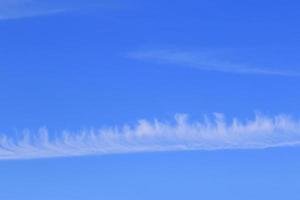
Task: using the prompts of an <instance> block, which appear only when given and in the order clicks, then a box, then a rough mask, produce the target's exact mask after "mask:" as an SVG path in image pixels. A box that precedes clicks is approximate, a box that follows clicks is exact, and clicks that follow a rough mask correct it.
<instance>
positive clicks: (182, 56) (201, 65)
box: [127, 49, 300, 76]
mask: <svg viewBox="0 0 300 200" xmlns="http://www.w3.org/2000/svg"><path fill="white" fill-rule="evenodd" d="M127 56H128V57H129V58H133V59H138V60H143V61H150V62H155V63H158V64H173V65H177V66H184V67H192V68H196V69H199V70H206V71H218V72H226V73H239V74H261V75H278V76H300V73H299V72H296V71H289V70H279V69H275V68H261V67H255V66H251V65H248V64H243V63H242V64H241V63H237V62H234V61H231V58H230V56H226V54H224V55H219V54H218V53H215V52H213V51H185V50H178V49H175V50H174V49H162V50H150V51H149V50H148V51H147V50H146V51H143V50H142V51H135V52H130V53H128V54H127Z"/></svg>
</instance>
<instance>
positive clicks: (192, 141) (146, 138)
mask: <svg viewBox="0 0 300 200" xmlns="http://www.w3.org/2000/svg"><path fill="white" fill-rule="evenodd" d="M22 135H23V136H22V137H20V138H16V137H14V138H13V137H8V136H7V135H5V134H2V136H1V137H0V159H1V160H8V159H37V158H51V157H69V156H85V155H103V154H116V153H134V152H158V151H185V150H219V149H261V148H271V147H281V146H295V145H299V144H300V120H295V119H292V118H290V117H288V116H285V115H278V116H274V117H265V116H262V115H256V117H255V118H254V119H252V120H244V121H240V120H238V119H232V120H230V121H227V120H225V119H224V117H223V115H222V114H215V115H214V117H213V118H211V119H209V117H203V119H202V120H199V121H191V120H188V118H187V116H186V115H177V116H176V117H175V120H174V121H171V122H166V121H158V120H153V121H147V120H140V121H139V122H138V123H137V124H136V125H134V126H128V125H124V126H123V127H119V128H118V127H112V128H106V129H99V130H96V129H91V130H81V131H78V132H68V131H64V132H62V133H61V134H59V135H57V136H55V137H54V136H53V134H48V132H47V130H46V129H44V128H42V129H40V130H39V131H38V132H37V133H32V132H28V131H27V132H26V133H24V134H22Z"/></svg>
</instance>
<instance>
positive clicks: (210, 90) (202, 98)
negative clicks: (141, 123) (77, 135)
mask: <svg viewBox="0 0 300 200" xmlns="http://www.w3.org/2000/svg"><path fill="white" fill-rule="evenodd" d="M299 9H300V3H299V2H297V1H292V0H291V1H283V0H282V1H281V0H275V1H267V0H263V1H262V0H253V1H250V0H249V1H248V0H247V1H221V0H205V1H198V0H189V1H178V0H173V1H167V0H159V1H158V0H157V1H142V0H140V1H136V0H128V1H124V0H123V1H121V0H112V1H108V0H106V1H92V0H89V1H81V0H78V1H76V2H73V1H67V0H63V1H50V0H40V1H37V0H33V1H29V0H13V1H10V0H0V91H1V93H0V114H1V118H0V119H1V123H0V132H1V133H3V135H6V136H7V137H9V138H15V137H17V138H18V137H19V136H20V135H21V132H22V131H23V130H24V129H29V130H31V131H33V132H34V131H36V130H37V129H38V128H40V127H47V128H48V130H49V136H50V137H54V135H57V134H58V135H59V134H60V132H61V131H62V130H65V129H68V130H70V131H71V132H72V131H75V132H76V131H78V130H82V129H85V128H90V127H96V128H103V127H112V126H115V125H117V126H122V125H123V124H130V125H132V124H133V125H134V124H136V121H138V120H140V119H147V120H150V121H151V120H153V119H154V118H157V119H160V120H162V122H163V123H164V122H165V121H172V119H173V117H174V115H176V114H178V113H185V114H188V115H189V116H190V118H191V119H192V120H194V119H195V120H197V119H199V118H201V117H202V116H203V115H205V114H207V115H212V114H213V113H215V112H217V113H223V114H224V115H226V117H227V118H228V119H231V118H232V117H237V118H238V119H239V120H241V121H245V120H249V119H253V118H254V117H255V116H254V115H255V112H261V113H263V114H264V115H267V116H268V117H270V118H272V119H273V117H274V118H276V116H278V114H286V115H289V116H291V117H292V118H293V119H294V120H291V121H288V122H291V123H292V124H293V126H292V125H291V126H288V125H284V128H282V127H281V126H280V127H281V128H282V129H280V130H283V131H286V132H289V136H287V138H289V139H286V138H284V139H282V138H281V137H278V135H275V136H274V137H273V136H272V134H273V132H274V134H278V133H277V129H276V128H278V127H277V125H274V127H275V131H273V129H272V130H271V136H270V137H269V135H268V137H267V139H266V138H264V137H263V139H262V140H260V139H261V138H260V136H257V135H255V138H256V136H257V137H258V138H259V139H255V140H254V141H255V142H257V141H258V140H259V142H258V143H260V142H261V143H263V144H265V145H263V147H268V146H285V145H282V144H285V143H286V142H288V143H289V144H291V143H293V144H294V143H295V144H296V143H297V144H298V142H299V141H300V137H299V132H300V128H299V127H300V125H299V124H300V123H299V120H298V119H299V118H300V114H299V111H300V104H299V102H300V92H299V91H300V66H299V52H300V41H299V35H300V24H299V22H300V14H299ZM284 119H285V118H284ZM257 121H258V122H261V121H260V120H257ZM258 124H259V123H258ZM287 124H289V123H287ZM190 126H191V127H192V125H190ZM245 126H246V125H245ZM278 126H279V125H278ZM188 127H189V125H188ZM257 127H258V128H257V129H255V130H257V131H256V132H255V133H258V132H259V133H260V132H262V131H263V130H265V129H263V128H262V127H264V126H263V125H257ZM272 127H273V124H272ZM295 127H296V128H295ZM245 129H246V130H250V128H249V127H248V126H246V128H245ZM143 130H144V129H143ZM184 130H185V131H186V130H190V129H189V128H186V129H184ZM197 130H198V129H197ZM201 130H202V129H201ZM243 130H244V129H243ZM251 130H252V129H251ZM291 130H292V132H293V133H290V132H291ZM141 132H143V131H141ZM162 132H163V131H162ZM191 132H192V131H191ZM229 132H230V131H229ZM242 132H243V131H242ZM71 134H72V133H71ZM168 137H169V136H168ZM214 137H216V138H217V136H214ZM216 138H213V142H212V144H211V146H212V148H216V147H219V146H216V145H215V143H214V142H215V141H217V143H218V139H216ZM278 138H279V139H278ZM290 138H292V139H290ZM169 139H170V138H168V139H167V144H170V143H171V144H173V143H172V141H171V142H170V140H169ZM177 139H178V138H177ZM189 139H190V138H189ZM231 139H232V138H231ZM242 139H243V140H242V141H243V142H240V141H239V140H238V142H237V146H238V147H239V148H244V147H245V144H248V143H247V140H246V139H245V138H242ZM248 139H249V138H248ZM276 139H278V141H277V140H276ZM184 141H185V140H184ZM197 141H198V140H197ZM229 141H231V142H232V141H233V142H236V141H235V140H229ZM245 141H246V142H245ZM269 141H276V142H269ZM147 142H149V141H147V140H146V143H147ZM156 142H157V141H156ZM168 142H170V143H168ZM193 142H195V141H193ZM206 142H207V141H206V140H204V141H203V143H206ZM222 142H224V141H222ZM222 142H221V146H222V147H224V148H225V147H229V148H232V147H233V146H230V145H228V144H227V143H226V144H227V146H226V145H223V143H222ZM142 143H143V142H142ZM162 143H164V142H161V141H159V145H160V147H162V148H163V147H164V146H161V144H162ZM196 143H197V144H199V143H198V142H196ZM249 143H251V141H249ZM3 144H4V143H3ZM26 144H27V143H26ZM147 144H148V143H147ZM150 144H151V141H150ZM176 144H177V143H176ZM179 144H182V143H181V142H179ZM184 144H185V143H184ZM189 144H190V143H189ZM193 144H194V143H193ZM224 144H225V143H224ZM248 145H249V144H248ZM17 146H18V145H17ZM20 146H22V145H20ZM25 146H26V145H25ZM187 146H189V145H187ZM204 146H205V145H204ZM250 146H251V145H250ZM254 146H255V145H254ZM254 146H251V148H254V149H255V150H253V149H251V150H226V151H224V150H220V151H213V152H211V151H203V148H204V147H203V148H199V147H198V146H197V148H196V149H198V150H200V151H194V152H176V153H166V152H164V153H139V154H122V155H105V156H101V155H100V156H92V157H78V158H55V159H42V160H26V161H24V160H15V161H4V160H3V161H2V160H0V180H1V181H0V198H1V199H8V200H10V199H13V200H18V199H30V200H35V199H57V200H60V199H72V200H77V199H100V198H105V199H108V200H110V199H120V198H123V199H167V198H171V199H186V198H188V199H200V198H204V199H220V198H222V199H231V200H232V199H283V198H287V199H299V194H298V193H299V192H298V191H299V189H300V188H299V185H300V181H299V180H300V175H298V174H299V173H297V171H298V170H297V169H299V165H300V158H299V156H298V154H299V151H300V150H299V147H292V148H291V147H281V148H275V149H268V150H259V149H256V148H255V147H254ZM258 146H260V145H258ZM35 147H36V146H35ZM37 147H38V145H37ZM59 147H61V146H59ZM0 148H3V147H2V146H1V144H0ZM22 148H23V147H22ZM22 148H21V149H17V148H13V153H15V154H18V156H19V157H22V155H26V153H24V152H22V151H25V150H29V149H30V148H26V147H25V148H23V149H22ZM126 148H128V149H129V150H128V151H132V149H131V148H133V147H132V146H130V145H129V146H126ZM205 148H208V147H207V146H205ZM205 148H204V149H205ZM150 149H151V151H152V150H153V148H150ZM166 149H168V148H166ZM175 149H176V150H178V149H177V148H175ZM193 149H194V148H193ZM0 150H1V151H2V149H0ZM1 151H0V154H1ZM119 151H121V152H122V153H124V152H123V150H120V149H119V150H118V152H119ZM138 151H140V150H138ZM20 152H21V153H20ZM88 154H89V153H88ZM39 155H42V156H40V157H47V156H45V155H46V154H45V153H43V154H39ZM55 155H56V154H55ZM18 156H17V157H18ZM0 157H1V155H0ZM33 157H34V156H33ZM1 158H2V157H1ZM297 195H298V196H297Z"/></svg>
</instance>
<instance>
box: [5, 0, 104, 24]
mask: <svg viewBox="0 0 300 200" xmlns="http://www.w3.org/2000/svg"><path fill="white" fill-rule="evenodd" d="M103 2H104V0H102V1H101V2H100V1H93V0H80V1H70V0H59V1H58V0H0V20H7V19H18V18H25V17H34V16H41V15H52V14H57V13H63V12H68V11H74V10H78V9H82V8H86V7H89V6H99V5H100V4H101V3H103Z"/></svg>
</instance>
